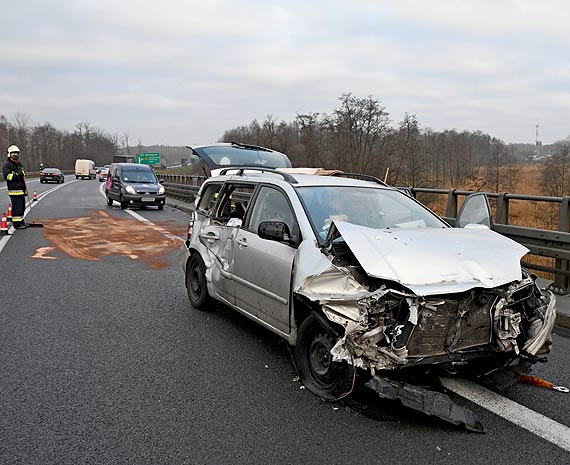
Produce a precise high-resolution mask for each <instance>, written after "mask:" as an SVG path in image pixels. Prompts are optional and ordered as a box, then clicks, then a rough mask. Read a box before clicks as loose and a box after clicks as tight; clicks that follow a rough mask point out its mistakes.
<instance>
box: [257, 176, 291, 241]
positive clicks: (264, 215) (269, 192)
mask: <svg viewBox="0 0 570 465" xmlns="http://www.w3.org/2000/svg"><path fill="white" fill-rule="evenodd" d="M264 221H281V222H283V223H285V224H286V225H287V226H288V228H289V232H290V233H291V234H295V232H296V231H297V222H296V221H295V216H294V215H293V211H292V210H291V206H290V205H289V202H288V201H287V199H286V197H285V196H284V195H283V193H282V192H281V191H279V190H277V189H273V188H271V187H267V186H263V187H261V189H260V190H259V194H258V196H257V198H256V200H255V205H253V209H252V212H251V217H250V220H249V227H248V229H249V230H250V231H252V232H254V233H255V234H257V230H258V229H259V225H260V224H261V223H263V222H264Z"/></svg>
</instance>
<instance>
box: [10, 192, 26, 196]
mask: <svg viewBox="0 0 570 465" xmlns="http://www.w3.org/2000/svg"><path fill="white" fill-rule="evenodd" d="M8 195H25V194H24V191H8Z"/></svg>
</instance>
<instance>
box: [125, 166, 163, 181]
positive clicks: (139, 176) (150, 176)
mask: <svg viewBox="0 0 570 465" xmlns="http://www.w3.org/2000/svg"><path fill="white" fill-rule="evenodd" d="M121 180H122V181H125V182H154V183H155V182H157V180H156V176H155V175H154V172H152V171H151V170H149V169H145V168H136V167H134V168H130V167H129V168H123V169H122V170H121Z"/></svg>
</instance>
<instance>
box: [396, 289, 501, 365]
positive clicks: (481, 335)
mask: <svg viewBox="0 0 570 465" xmlns="http://www.w3.org/2000/svg"><path fill="white" fill-rule="evenodd" d="M493 300H494V299H490V300H489V302H488V303H487V304H486V305H483V306H478V305H476V304H475V302H471V303H470V305H469V307H470V308H469V310H468V311H467V313H466V314H465V315H464V317H463V318H460V317H458V302H457V301H446V302H445V304H444V305H441V306H438V307H437V310H428V309H426V308H424V309H423V310H422V312H421V313H420V316H419V320H418V325H417V326H416V328H415V329H414V332H413V334H412V336H411V338H410V341H409V343H408V346H407V347H408V351H409V354H410V356H412V357H418V356H422V357H425V356H430V355H431V356H433V355H443V354H445V353H446V352H447V351H446V346H447V345H448V344H450V341H451V340H452V339H453V336H454V334H455V333H456V328H457V325H458V323H459V328H460V335H459V339H458V340H457V341H456V342H455V343H454V344H453V346H454V347H453V349H452V351H461V350H465V349H469V348H473V347H478V346H483V345H487V344H489V342H490V341H491V337H492V336H491V335H492V324H491V316H490V313H491V307H492V305H493ZM458 318H459V319H458Z"/></svg>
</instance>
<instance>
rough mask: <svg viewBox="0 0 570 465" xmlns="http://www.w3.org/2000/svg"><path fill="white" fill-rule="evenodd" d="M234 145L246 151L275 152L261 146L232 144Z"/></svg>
mask: <svg viewBox="0 0 570 465" xmlns="http://www.w3.org/2000/svg"><path fill="white" fill-rule="evenodd" d="M230 144H232V145H237V146H238V147H242V148H244V149H253V150H261V151H263V152H273V150H271V149H268V148H265V147H261V146H259V145H251V144H242V143H241V142H233V141H232V142H230Z"/></svg>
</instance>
